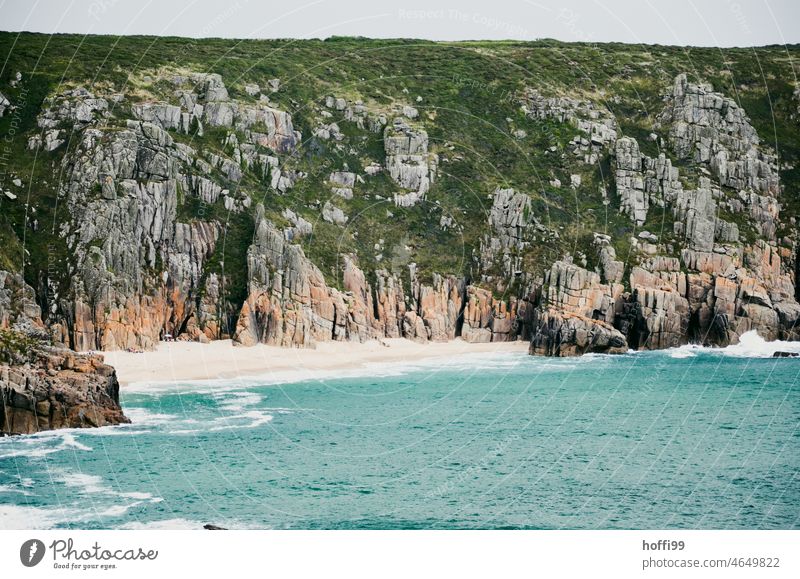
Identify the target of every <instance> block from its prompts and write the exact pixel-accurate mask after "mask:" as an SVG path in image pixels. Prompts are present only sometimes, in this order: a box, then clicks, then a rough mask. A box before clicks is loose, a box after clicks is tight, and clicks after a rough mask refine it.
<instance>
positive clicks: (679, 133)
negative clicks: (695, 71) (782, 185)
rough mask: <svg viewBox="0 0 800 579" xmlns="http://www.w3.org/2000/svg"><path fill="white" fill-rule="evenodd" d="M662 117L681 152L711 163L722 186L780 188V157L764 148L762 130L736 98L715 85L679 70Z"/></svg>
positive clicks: (759, 189) (768, 190)
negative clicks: (778, 163)
mask: <svg viewBox="0 0 800 579" xmlns="http://www.w3.org/2000/svg"><path fill="white" fill-rule="evenodd" d="M659 121H660V122H661V123H662V124H663V125H667V126H668V127H669V137H670V141H671V143H672V146H673V148H674V150H675V154H676V155H677V156H678V157H679V158H681V159H687V158H688V159H693V160H694V161H695V162H697V163H703V164H706V165H708V166H709V167H710V168H711V171H712V173H713V174H714V176H715V177H716V178H717V179H718V180H719V182H720V184H721V185H724V186H727V187H731V188H733V189H747V188H750V189H753V190H754V191H756V192H758V193H765V194H768V195H777V194H778V193H779V179H778V171H777V160H776V158H775V156H774V155H772V154H769V153H766V152H764V151H763V150H762V149H761V147H759V144H760V141H759V138H758V134H757V133H756V130H755V129H754V128H753V126H752V124H751V123H750V119H749V118H748V117H747V114H746V113H745V112H744V110H743V109H742V108H741V107H739V105H738V104H737V103H736V101H734V100H733V99H731V98H728V97H726V96H724V95H722V94H720V93H718V92H714V89H713V87H712V86H711V85H710V84H704V83H698V84H695V83H691V82H689V81H688V79H687V77H686V74H680V75H678V76H677V77H676V78H675V82H674V84H673V87H672V91H671V92H670V94H669V95H668V100H667V105H666V107H665V109H664V111H663V112H662V113H661V115H660V116H659Z"/></svg>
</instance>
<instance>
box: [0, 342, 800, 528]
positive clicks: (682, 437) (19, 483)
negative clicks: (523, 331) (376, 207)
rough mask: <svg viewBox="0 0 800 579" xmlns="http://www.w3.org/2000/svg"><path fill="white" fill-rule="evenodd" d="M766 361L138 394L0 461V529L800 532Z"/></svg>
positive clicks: (696, 358) (799, 468) (772, 370)
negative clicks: (85, 426)
mask: <svg viewBox="0 0 800 579" xmlns="http://www.w3.org/2000/svg"><path fill="white" fill-rule="evenodd" d="M756 346H758V344H756ZM761 346H762V348H761V349H759V348H758V347H755V348H752V349H748V348H746V347H735V348H728V349H725V350H708V349H702V348H692V347H684V348H680V349H678V350H672V351H665V352H645V353H631V354H626V355H621V356H586V357H583V358H578V359H545V358H536V357H530V356H527V355H524V354H518V353H513V354H512V353H502V354H481V355H473V356H469V355H464V356H459V357H456V358H452V359H449V360H430V361H425V360H423V361H420V362H419V363H417V364H414V365H388V366H372V367H368V368H363V369H359V370H357V371H352V372H349V373H340V374H338V375H337V374H329V375H326V376H322V375H320V376H319V377H317V378H316V379H310V380H308V379H307V380H305V381H301V382H294V383H292V382H283V383H275V381H274V380H271V379H268V378H262V379H255V378H254V379H240V380H234V381H230V380H229V381H219V382H213V383H208V382H206V383H181V384H174V383H172V384H163V385H158V386H155V387H154V386H153V385H148V386H146V387H144V386H140V387H138V388H137V387H136V386H135V385H134V387H133V388H131V389H129V390H126V391H125V392H124V393H123V401H122V402H123V406H124V408H125V411H126V412H127V414H128V415H129V416H130V417H131V419H132V420H133V424H130V425H125V426H119V427H111V428H103V429H97V430H69V431H58V432H47V433H42V434H38V435H33V436H27V437H15V438H6V439H0V528H80V529H84V528H90V529H94V528H201V527H202V525H203V524H206V523H211V524H215V525H218V526H222V527H229V528H279V529H284V528H290V529H353V528H355V529H523V528H524V529H596V528H600V529H607V528H622V529H637V528H703V529H708V528H711V529H718V528H722V529H733V528H755V529H796V528H799V527H800V432H799V431H798V426H800V392H799V391H798V387H797V383H798V377H800V359H791V358H781V359H777V358H772V357H768V356H769V355H770V354H771V351H768V352H766V353H765V352H764V351H763V343H762V344H761ZM773 349H774V348H773Z"/></svg>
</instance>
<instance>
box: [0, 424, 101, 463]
mask: <svg viewBox="0 0 800 579" xmlns="http://www.w3.org/2000/svg"><path fill="white" fill-rule="evenodd" d="M0 449H2V450H0V459H8V458H33V459H36V458H41V457H43V456H47V455H48V454H53V453H54V452H61V451H63V450H82V451H91V450H92V448H91V447H89V446H86V445H85V444H82V443H80V442H78V440H77V439H76V438H75V434H74V433H73V431H71V430H48V431H44V432H37V433H35V434H31V435H28V436H21V437H13V438H7V439H5V440H3V441H2V442H0Z"/></svg>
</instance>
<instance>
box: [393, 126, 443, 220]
mask: <svg viewBox="0 0 800 579" xmlns="http://www.w3.org/2000/svg"><path fill="white" fill-rule="evenodd" d="M383 145H384V149H385V151H386V170H387V172H388V173H389V176H390V177H391V178H392V180H393V181H394V182H395V183H397V184H398V185H399V186H400V187H402V188H403V189H404V190H405V191H403V192H400V193H397V194H395V204H397V205H398V206H401V207H411V206H412V205H416V204H417V203H418V202H419V201H421V200H422V199H424V197H425V194H426V193H427V192H428V189H430V185H431V183H432V182H433V180H434V179H435V176H436V156H435V155H431V154H429V153H428V133H426V132H425V131H424V130H422V129H415V128H412V127H411V126H410V125H409V124H408V123H406V122H405V121H404V120H403V119H401V118H397V119H395V121H394V123H393V124H392V125H391V126H387V127H386V129H385V131H384V139H383Z"/></svg>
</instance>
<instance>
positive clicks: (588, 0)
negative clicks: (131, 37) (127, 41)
mask: <svg viewBox="0 0 800 579" xmlns="http://www.w3.org/2000/svg"><path fill="white" fill-rule="evenodd" d="M0 15H2V20H0V29H2V30H11V31H19V30H29V31H36V32H46V33H53V32H75V33H82V34H115V35H117V34H148V35H170V36H192V37H212V36H213V37H228V38H326V37H328V36H334V35H340V36H341V35H348V36H368V37H372V38H398V37H403V38H428V39H433V40H465V39H520V40H533V39H536V38H557V39H559V40H565V41H584V42H606V41H618V42H632V43H638V42H644V43H652V44H677V45H696V46H758V45H764V44H791V43H798V42H800V25H799V24H798V23H800V1H798V0H638V1H637V0H559V1H557V2H553V1H548V0H483V1H476V0H427V1H420V0H392V1H384V0H372V1H369V0H367V1H365V0H362V1H354V0H296V1H294V2H292V1H287V0H282V1H281V2H274V1H259V0H186V1H176V0H137V1H130V0H127V1H126V0H0Z"/></svg>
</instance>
